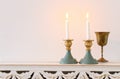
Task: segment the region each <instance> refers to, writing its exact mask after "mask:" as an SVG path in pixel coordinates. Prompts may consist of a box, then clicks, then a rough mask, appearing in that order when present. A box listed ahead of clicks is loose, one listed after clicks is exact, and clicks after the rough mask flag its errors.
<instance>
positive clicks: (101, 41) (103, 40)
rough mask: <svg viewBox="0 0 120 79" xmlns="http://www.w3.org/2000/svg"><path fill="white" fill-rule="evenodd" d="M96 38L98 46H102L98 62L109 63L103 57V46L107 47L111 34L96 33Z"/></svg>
mask: <svg viewBox="0 0 120 79" xmlns="http://www.w3.org/2000/svg"><path fill="white" fill-rule="evenodd" d="M95 34H96V38H97V44H98V45H99V46H101V58H100V59H98V62H108V61H107V60H106V59H105V58H104V57H103V46H105V45H106V44H107V42H108V35H109V32H95Z"/></svg>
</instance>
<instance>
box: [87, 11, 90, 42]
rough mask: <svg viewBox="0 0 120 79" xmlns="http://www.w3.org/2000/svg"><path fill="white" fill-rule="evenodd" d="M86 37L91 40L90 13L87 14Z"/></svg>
mask: <svg viewBox="0 0 120 79" xmlns="http://www.w3.org/2000/svg"><path fill="white" fill-rule="evenodd" d="M86 39H87V40H90V23H89V14H88V13H87V14H86Z"/></svg>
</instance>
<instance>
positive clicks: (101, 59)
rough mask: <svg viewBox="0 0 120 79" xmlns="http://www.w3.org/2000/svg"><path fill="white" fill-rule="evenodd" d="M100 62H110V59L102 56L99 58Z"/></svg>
mask: <svg viewBox="0 0 120 79" xmlns="http://www.w3.org/2000/svg"><path fill="white" fill-rule="evenodd" d="M98 62H108V60H106V59H105V58H100V59H98Z"/></svg>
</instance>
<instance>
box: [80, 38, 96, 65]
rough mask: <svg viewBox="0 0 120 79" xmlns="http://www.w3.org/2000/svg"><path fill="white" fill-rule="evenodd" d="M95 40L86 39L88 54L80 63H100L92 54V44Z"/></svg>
mask: <svg viewBox="0 0 120 79" xmlns="http://www.w3.org/2000/svg"><path fill="white" fill-rule="evenodd" d="M92 41H93V40H85V43H84V44H85V47H86V55H85V56H84V58H83V59H81V60H80V62H79V63H80V64H98V62H97V60H96V59H94V58H93V56H92V55H91V49H90V48H91V46H92Z"/></svg>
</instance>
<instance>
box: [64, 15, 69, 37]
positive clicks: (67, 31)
mask: <svg viewBox="0 0 120 79" xmlns="http://www.w3.org/2000/svg"><path fill="white" fill-rule="evenodd" d="M68 17H69V15H68V13H66V20H65V25H66V39H69V24H68Z"/></svg>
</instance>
